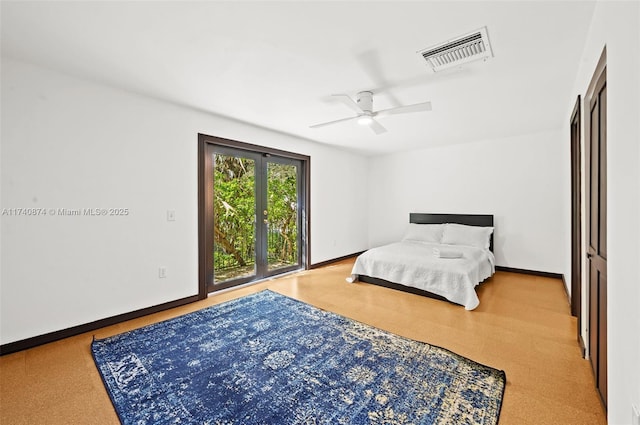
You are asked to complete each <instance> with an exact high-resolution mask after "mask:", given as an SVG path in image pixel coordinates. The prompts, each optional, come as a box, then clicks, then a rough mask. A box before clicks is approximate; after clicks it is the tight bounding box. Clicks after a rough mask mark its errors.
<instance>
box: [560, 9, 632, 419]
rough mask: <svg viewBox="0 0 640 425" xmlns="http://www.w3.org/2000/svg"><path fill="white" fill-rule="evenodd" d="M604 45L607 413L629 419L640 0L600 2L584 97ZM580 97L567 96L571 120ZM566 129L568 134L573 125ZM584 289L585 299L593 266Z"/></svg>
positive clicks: (582, 72)
mask: <svg viewBox="0 0 640 425" xmlns="http://www.w3.org/2000/svg"><path fill="white" fill-rule="evenodd" d="M605 45H606V48H607V108H608V110H607V120H608V122H607V125H608V128H607V208H608V211H607V236H608V237H607V250H608V259H607V313H608V317H607V334H608V375H609V382H608V390H609V400H608V402H609V405H608V419H609V423H610V424H612V425H622V424H630V423H631V405H632V403H635V405H636V406H638V407H640V308H639V307H640V225H639V224H638V217H640V172H639V170H640V149H639V143H640V142H639V141H640V81H639V80H640V77H639V76H640V3H638V2H613V1H611V2H610V1H601V2H598V3H597V5H596V8H595V11H594V16H593V22H592V25H591V28H590V31H589V36H588V39H587V41H586V44H585V49H584V53H583V55H582V61H581V65H580V68H579V69H578V71H577V76H576V82H575V86H574V93H575V94H574V96H577V95H578V94H581V95H582V96H583V100H584V98H585V95H586V90H587V87H588V86H589V82H590V81H591V78H592V75H593V73H594V71H595V69H596V65H597V63H598V59H599V58H600V54H601V52H602V50H603V48H604V47H605ZM574 102H575V97H574V98H573V99H567V111H568V112H567V123H568V120H569V118H568V117H569V114H570V112H571V109H572V108H573V104H574ZM584 122H585V120H584V109H583V123H584ZM564 132H565V133H566V134H569V128H568V124H567V127H566V128H565V131H564ZM583 134H584V130H583ZM584 151H585V149H584V145H583V147H582V152H583V155H584ZM582 199H583V200H584V199H585V197H584V196H583V197H582ZM583 234H584V233H583ZM583 270H586V269H585V267H584V266H583ZM582 292H583V296H584V297H585V298H586V296H587V292H588V291H587V286H586V272H585V273H583V290H582ZM586 305H587V302H586V299H585V300H584V302H583V306H585V307H583V313H584V317H583V320H582V323H583V324H584V325H585V326H584V328H583V329H582V333H583V338H584V339H585V341H588V337H587V333H586V325H587V317H588V316H586V315H587V313H588V312H587V310H586Z"/></svg>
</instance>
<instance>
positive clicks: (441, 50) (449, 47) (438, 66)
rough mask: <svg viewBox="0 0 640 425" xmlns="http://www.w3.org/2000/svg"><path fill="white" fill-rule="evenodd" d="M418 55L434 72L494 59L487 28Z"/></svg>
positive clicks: (421, 51) (420, 52) (430, 48)
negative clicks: (480, 60)
mask: <svg viewBox="0 0 640 425" xmlns="http://www.w3.org/2000/svg"><path fill="white" fill-rule="evenodd" d="M418 53H419V54H420V55H421V56H422V57H423V58H424V60H426V61H427V64H429V66H430V67H431V68H432V69H433V72H438V71H440V70H443V69H446V68H453V67H456V66H459V65H462V64H465V63H469V62H473V61H476V60H479V59H484V60H487V59H489V58H491V57H493V52H492V51H491V45H490V44H489V36H488V35H487V28H486V27H482V28H480V29H479V30H477V31H473V32H472V33H469V34H465V35H463V36H461V37H456V38H454V39H452V40H449V41H447V42H446V43H443V44H440V45H438V46H433V47H429V48H427V49H424V50H420V51H419V52H418Z"/></svg>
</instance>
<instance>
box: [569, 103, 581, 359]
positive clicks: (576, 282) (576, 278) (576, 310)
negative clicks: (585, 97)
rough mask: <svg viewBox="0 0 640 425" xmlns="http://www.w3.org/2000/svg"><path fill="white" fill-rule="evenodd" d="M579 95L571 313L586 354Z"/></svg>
mask: <svg viewBox="0 0 640 425" xmlns="http://www.w3.org/2000/svg"><path fill="white" fill-rule="evenodd" d="M581 100H582V99H581V97H580V95H578V98H577V99H576V103H575V106H574V107H573V112H572V113H571V119H570V120H569V128H570V133H571V134H570V136H571V146H570V148H571V315H572V316H575V317H576V318H577V319H578V325H577V337H578V341H579V342H580V345H581V348H582V356H583V357H584V356H585V345H584V341H583V340H582V195H581V191H582V169H581V161H580V158H581V149H580V140H581V134H582V128H581V125H582V119H581V109H580V102H581Z"/></svg>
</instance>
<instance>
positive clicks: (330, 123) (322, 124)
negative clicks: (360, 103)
mask: <svg viewBox="0 0 640 425" xmlns="http://www.w3.org/2000/svg"><path fill="white" fill-rule="evenodd" d="M358 118H360V117H357V116H356V117H349V118H341V119H339V120H335V121H329V122H323V123H320V124H314V125H311V126H309V128H319V127H325V126H327V125H332V124H337V123H339V122H343V121H351V120H355V119H358Z"/></svg>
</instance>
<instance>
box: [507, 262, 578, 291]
mask: <svg viewBox="0 0 640 425" xmlns="http://www.w3.org/2000/svg"><path fill="white" fill-rule="evenodd" d="M496 270H497V271H500V272H509V273H521V274H530V275H533V276H540V277H551V278H554V279H562V281H563V282H564V275H562V274H561V273H550V272H541V271H538V270H527V269H516V268H513V267H505V266H496ZM565 290H566V286H565Z"/></svg>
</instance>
